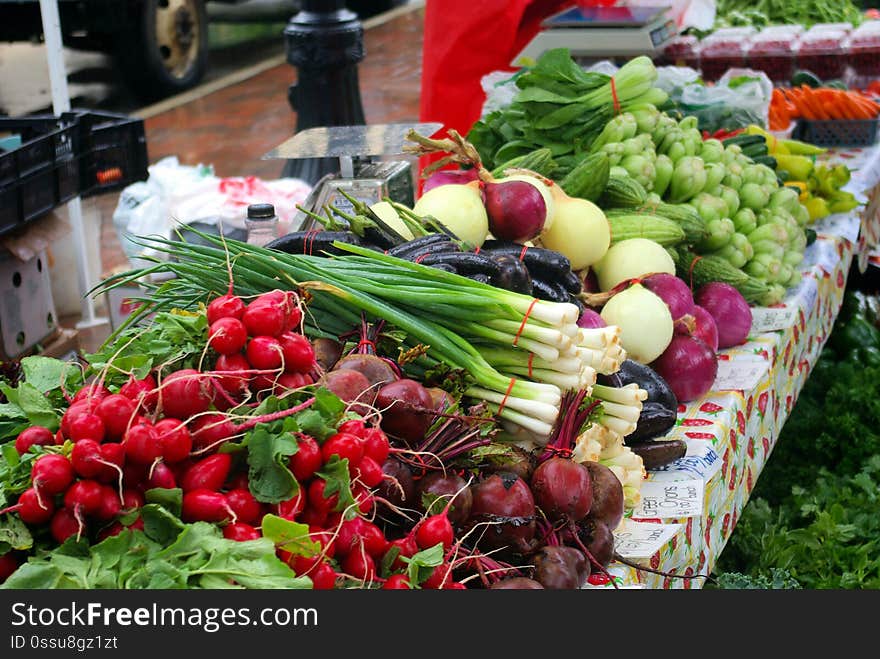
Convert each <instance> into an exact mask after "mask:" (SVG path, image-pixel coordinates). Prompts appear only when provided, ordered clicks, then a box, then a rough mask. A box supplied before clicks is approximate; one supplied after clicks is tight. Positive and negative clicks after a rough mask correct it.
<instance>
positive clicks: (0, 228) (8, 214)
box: [0, 186, 21, 235]
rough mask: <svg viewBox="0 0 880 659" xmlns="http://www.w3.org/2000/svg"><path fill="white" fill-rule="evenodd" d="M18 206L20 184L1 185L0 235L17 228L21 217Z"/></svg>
mask: <svg viewBox="0 0 880 659" xmlns="http://www.w3.org/2000/svg"><path fill="white" fill-rule="evenodd" d="M20 216H21V212H20V211H19V207H18V186H8V187H5V188H4V187H2V186H0V235H3V234H4V233H8V232H10V231H12V230H13V229H15V228H16V227H17V226H18V224H19V221H20V219H21V217H20Z"/></svg>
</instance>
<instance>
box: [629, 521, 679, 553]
mask: <svg viewBox="0 0 880 659" xmlns="http://www.w3.org/2000/svg"><path fill="white" fill-rule="evenodd" d="M680 530H681V524H650V523H647V522H634V521H633V520H631V519H625V520H623V523H622V524H621V525H620V527H619V528H618V529H617V530H616V531H615V532H614V550H615V551H616V552H617V553H618V554H619V555H621V556H622V557H623V558H630V559H637V558H651V556H653V555H654V554H656V553H657V552H658V551H660V550H661V549H662V548H663V547H664V546H665V545H666V543H667V542H669V541H670V540H672V538H673V537H674V536H675V535H676V534H677V533H678V532H679V531H680Z"/></svg>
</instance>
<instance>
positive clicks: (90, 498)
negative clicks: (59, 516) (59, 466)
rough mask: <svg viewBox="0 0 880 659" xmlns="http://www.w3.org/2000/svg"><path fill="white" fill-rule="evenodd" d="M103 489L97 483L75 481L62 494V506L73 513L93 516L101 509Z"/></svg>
mask: <svg viewBox="0 0 880 659" xmlns="http://www.w3.org/2000/svg"><path fill="white" fill-rule="evenodd" d="M103 488H104V486H103V485H101V484H100V483H99V482H97V481H93V480H80V481H77V482H76V483H74V484H73V485H71V486H70V487H69V488H67V492H65V493H64V506H65V507H66V508H68V509H70V510H72V511H73V512H74V513H78V514H81V515H89V516H90V515H94V514H95V513H97V512H98V511H99V510H100V509H101V501H102V496H103Z"/></svg>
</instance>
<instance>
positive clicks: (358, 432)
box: [336, 419, 367, 439]
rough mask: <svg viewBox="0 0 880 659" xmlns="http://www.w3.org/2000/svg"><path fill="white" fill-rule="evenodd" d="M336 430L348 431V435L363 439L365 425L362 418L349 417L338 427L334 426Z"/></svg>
mask: <svg viewBox="0 0 880 659" xmlns="http://www.w3.org/2000/svg"><path fill="white" fill-rule="evenodd" d="M336 432H344V433H348V434H349V435H354V436H355V437H358V438H360V439H363V438H364V433H366V432H367V426H366V424H365V423H364V420H363V419H349V420H348V421H343V422H342V423H340V424H339V427H338V428H336Z"/></svg>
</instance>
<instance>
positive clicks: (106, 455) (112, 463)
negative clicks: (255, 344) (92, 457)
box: [95, 442, 125, 483]
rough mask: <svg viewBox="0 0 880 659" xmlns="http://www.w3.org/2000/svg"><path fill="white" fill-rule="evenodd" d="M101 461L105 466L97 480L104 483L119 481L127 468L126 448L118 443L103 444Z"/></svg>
mask: <svg viewBox="0 0 880 659" xmlns="http://www.w3.org/2000/svg"><path fill="white" fill-rule="evenodd" d="M101 460H103V461H104V464H103V465H102V467H101V471H99V472H98V474H97V475H96V476H95V478H96V479H97V480H99V481H101V482H102V483H108V482H110V481H113V480H116V479H118V478H119V477H120V476H121V469H122V467H123V466H125V446H123V445H122V444H119V443H116V442H108V443H106V444H101Z"/></svg>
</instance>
